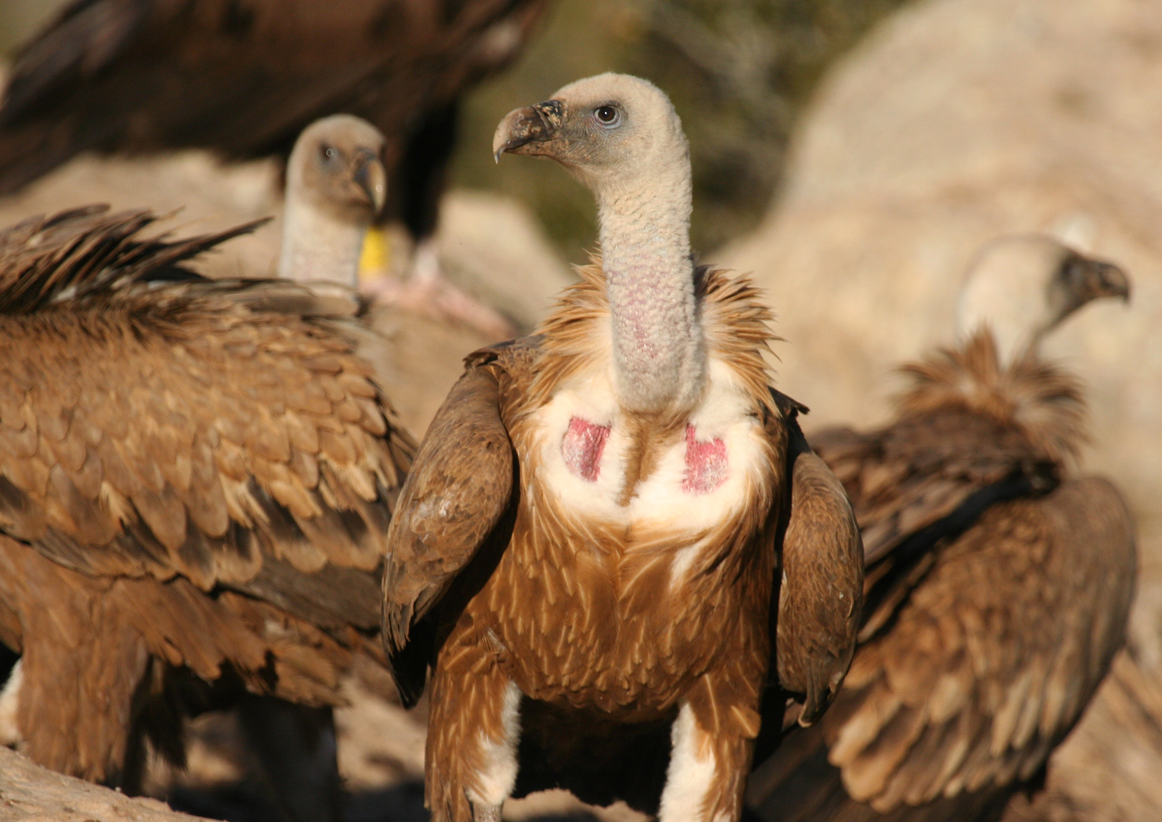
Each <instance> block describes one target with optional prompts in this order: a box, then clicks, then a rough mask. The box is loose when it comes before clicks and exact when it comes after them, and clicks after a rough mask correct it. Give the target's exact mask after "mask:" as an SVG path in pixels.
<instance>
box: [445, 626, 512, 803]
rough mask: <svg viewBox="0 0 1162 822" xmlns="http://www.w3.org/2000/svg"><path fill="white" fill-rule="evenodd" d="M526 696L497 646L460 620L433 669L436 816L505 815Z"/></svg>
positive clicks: (510, 790)
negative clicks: (499, 658) (504, 668)
mask: <svg viewBox="0 0 1162 822" xmlns="http://www.w3.org/2000/svg"><path fill="white" fill-rule="evenodd" d="M461 622H464V621H463V620H462V621H461ZM520 700H521V692H520V689H519V688H517V687H516V685H515V684H513V683H512V682H511V681H510V680H509V679H508V677H506V676H505V675H504V674H503V673H502V672H501V670H500V668H499V667H498V666H497V664H496V660H495V657H494V656H493V654H492V652H491V650H490V649H485V648H481V647H480V645H479V643H478V640H477V639H476V638H475V636H474V635H472V633H471V631H470V630H465V629H463V627H462V625H457V626H456V629H455V630H454V631H453V634H452V636H451V637H449V638H448V640H447V641H446V642H445V644H444V647H443V649H442V650H441V651H440V656H439V658H438V660H437V662H436V668H435V671H434V672H433V674H432V683H431V702H432V712H431V716H430V717H429V718H428V744H427V750H426V752H425V757H424V783H425V798H426V801H427V805H428V808H429V809H430V810H431V812H432V822H482V820H486V821H487V822H496V821H497V820H499V819H500V811H501V808H502V806H503V805H504V800H506V799H507V798H508V797H509V796H510V795H511V794H512V791H513V788H514V787H515V786H516V774H517V744H518V742H519V741H520Z"/></svg>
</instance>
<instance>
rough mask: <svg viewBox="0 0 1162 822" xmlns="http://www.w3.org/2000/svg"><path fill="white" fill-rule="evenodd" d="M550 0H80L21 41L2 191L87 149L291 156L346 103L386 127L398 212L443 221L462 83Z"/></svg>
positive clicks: (496, 62)
mask: <svg viewBox="0 0 1162 822" xmlns="http://www.w3.org/2000/svg"><path fill="white" fill-rule="evenodd" d="M544 6H545V2H544V0H470V2H464V0H344V1H343V2H329V3H320V2H317V1H316V0H76V2H73V3H71V4H70V5H69V6H68V7H66V8H65V10H64V11H63V12H62V13H61V14H60V15H59V16H58V17H57V18H56V19H55V20H54V21H53V22H52V23H50V24H49V25H48V26H47V27H46V28H45V29H44V30H43V31H41V32H40V33H39V34H38V35H37V36H36V37H35V38H33V39H32V40H31V41H30V42H29V43H27V44H26V45H25V46H24V47H23V48H22V49H21V51H20V53H19V54H18V56H17V58H16V61H15V64H14V65H13V68H12V72H11V75H10V77H11V79H10V82H9V85H8V89H7V93H6V97H5V101H4V106H3V109H0V192H11V191H14V190H15V189H17V188H19V187H20V186H22V185H25V184H26V183H28V182H30V181H32V180H34V179H36V178H37V177H40V176H41V175H43V174H45V173H46V172H48V171H50V170H51V169H53V168H55V167H56V166H58V165H60V164H61V163H63V162H65V161H67V160H68V159H69V158H70V157H73V156H74V155H76V154H78V153H80V152H82V151H98V152H103V153H111V152H116V153H126V154H136V153H142V152H153V151H164V150H171V149H176V148H185V147H194V148H206V149H212V150H214V151H216V152H218V153H220V154H221V155H222V156H224V157H227V158H231V159H242V158H251V157H258V156H265V155H270V154H281V155H282V156H284V157H285V156H286V155H287V154H288V153H289V152H290V150H291V146H292V145H293V143H294V141H295V139H296V138H297V137H298V135H299V133H300V132H301V131H302V130H303V129H304V128H305V127H306V126H307V125H308V124H309V123H310V122H312V121H313V120H316V119H318V118H320V117H324V116H326V115H329V114H336V113H349V114H354V115H357V116H360V117H363V118H364V119H366V120H368V121H370V122H371V123H372V124H374V125H375V126H376V127H378V128H379V129H380V130H381V131H382V132H383V133H384V134H385V135H386V137H387V157H388V171H389V175H388V176H389V179H391V180H392V196H393V201H392V202H393V208H391V213H392V214H394V215H395V216H398V217H402V218H403V219H404V222H405V223H406V224H407V225H408V227H409V228H410V229H411V230H412V231H413V233H415V234H416V235H417V236H423V235H425V234H427V233H428V232H430V231H431V230H432V229H433V228H434V221H435V209H436V202H437V199H438V195H439V192H440V189H441V188H442V187H443V176H444V168H445V166H446V163H447V160H448V158H449V156H450V152H451V146H452V141H453V139H454V122H455V112H456V104H457V99H458V97H459V95H460V94H461V92H462V91H463V90H464V89H465V88H467V87H468V86H470V85H471V84H473V83H475V82H476V81H477V80H479V79H480V78H481V77H483V76H485V75H487V74H489V73H490V72H493V71H495V70H497V69H499V68H501V67H502V66H504V65H506V64H507V63H508V62H509V61H510V60H511V59H512V58H513V57H514V56H515V55H516V53H517V52H518V51H519V49H520V48H521V46H522V45H523V43H524V41H525V40H526V38H527V37H528V36H529V34H530V32H531V30H532V27H533V25H534V24H535V23H536V21H537V19H538V18H539V17H540V16H541V12H542V11H543V8H544Z"/></svg>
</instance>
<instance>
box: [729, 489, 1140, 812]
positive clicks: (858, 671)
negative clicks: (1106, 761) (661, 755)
mask: <svg viewBox="0 0 1162 822" xmlns="http://www.w3.org/2000/svg"><path fill="white" fill-rule="evenodd" d="M1135 568H1136V550H1135V537H1134V528H1133V523H1132V519H1131V517H1130V514H1129V511H1128V509H1127V507H1126V504H1125V501H1124V500H1123V499H1122V497H1121V495H1120V494H1119V493H1118V492H1117V490H1116V489H1115V488H1114V487H1113V486H1112V485H1111V484H1110V483H1108V482H1107V481H1105V480H1103V479H1098V478H1085V479H1079V480H1071V481H1067V482H1065V483H1063V484H1062V485H1061V486H1060V487H1059V488H1058V489H1056V490H1055V491H1053V492H1052V493H1050V494H1048V495H1046V496H1044V497H1040V498H1037V499H1018V500H1012V501H1008V502H1004V503H1000V504H998V505H996V506H994V507H992V508H990V509H989V510H988V511H987V512H986V513H985V514H984V515H983V516H982V517H981V519H980V520H979V521H978V523H977V524H976V525H975V526H974V527H972V528H971V529H969V530H968V531H967V532H965V533H964V534H963V535H962V536H961V537H960V538H959V539H957V540H956V541H954V542H953V543H951V544H950V545H948V546H946V547H945V548H943V549H941V550H940V551H938V552H937V554H936V557H935V559H934V562H933V563H932V565H931V567H930V568H929V569H928V570H927V573H926V574H925V576H924V584H923V585H921V586H918V587H915V588H914V589H913V590H911V592H910V595H909V596H908V598H907V599H905V600H904V601H903V602H902V604H900V606H899V608H898V612H897V613H896V614H895V615H894V617H893V621H892V628H891V631H888V632H885V633H883V634H882V635H879V636H877V637H875V638H873V639H872V640H871V641H869V642H867V643H866V644H863V645H861V646H860V648H859V650H858V651H857V653H856V656H855V660H854V661H853V663H852V666H851V671H850V672H849V674H848V677H847V681H846V683H845V685H844V688H843V689H842V691H841V692H840V694H839V696H838V697H837V699H836V701H835V703H834V704H833V706H832V708H831V710H830V711H829V712H828V713H827V714H826V715H824V717H823V719H822V720H821V722H820V724H819V726H817V727H815V728H810V729H806V730H805V731H802V732H800V733H802V734H810V735H811V738H812V739H815V740H823V739H825V740H826V743H827V749H828V757H829V759H830V762H831V763H832V764H833V765H834V766H837V767H838V768H839V769H840V772H841V774H842V780H843V789H842V791H839V788H838V785H837V784H834V782H835V780H834V779H833V778H831V781H832V789H833V792H832V793H831V795H830V798H829V799H828V800H827V801H826V802H824V801H823V800H822V799H820V800H818V801H819V803H820V804H816V805H811V806H807V807H805V808H804V807H803V806H798V800H795V799H794V798H792V797H790V796H789V795H788V794H787V790H786V788H787V785H788V784H790V780H791V779H792V778H793V777H794V776H795V774H796V769H797V768H798V767H810V768H812V769H813V770H814V772H816V773H817V774H818V778H819V779H822V780H824V781H827V780H828V779H829V777H828V776H827V774H828V772H829V769H828V768H827V767H825V766H823V765H822V763H821V762H818V761H815V760H817V759H818V755H817V751H818V748H817V746H818V741H816V742H815V743H807V744H805V745H798V746H794V745H789V746H787V749H786V752H783V751H780V752H779V753H777V754H776V756H775V757H774V758H773V761H772V762H769V763H765V764H764V765H763V766H762V768H763V769H764V771H765V772H766V779H765V780H764V781H763V784H764V788H763V791H762V793H757V794H756V793H755V792H752V794H751V802H752V805H753V807H754V808H755V809H756V810H757V811H758V812H759V813H760V815H761V816H763V817H764V818H772V819H774V818H778V819H780V820H795V819H804V820H805V819H813V820H818V819H828V820H856V819H869V820H871V819H877V820H878V819H899V820H904V819H909V820H921V819H936V818H942V817H939V816H937V815H936V814H937V812H940V813H945V814H947V813H952V814H954V815H955V816H956V818H977V817H975V816H969V815H968V814H970V813H980V812H983V811H982V810H981V809H992V810H996V809H998V808H999V807H1001V806H1002V805H1003V801H1004V799H1005V798H1006V797H1007V796H1008V795H1009V794H1010V793H1012V791H1014V790H1016V789H1017V787H1018V786H1019V785H1020V783H1021V782H1023V781H1026V780H1029V779H1031V778H1032V777H1033V776H1035V774H1036V773H1037V771H1038V770H1039V769H1040V768H1041V767H1042V766H1043V765H1044V762H1045V760H1046V759H1047V757H1048V755H1049V753H1050V751H1052V749H1053V747H1054V746H1055V745H1056V744H1057V743H1058V742H1060V740H1061V739H1062V738H1064V736H1065V735H1066V734H1067V733H1068V732H1069V730H1070V729H1071V728H1072V727H1073V725H1074V724H1075V723H1076V722H1077V720H1078V718H1079V717H1080V714H1081V711H1082V709H1083V708H1084V706H1085V704H1086V703H1087V702H1088V700H1089V698H1090V696H1092V694H1093V692H1094V691H1095V690H1096V688H1097V686H1098V684H1099V683H1100V681H1101V679H1102V677H1103V676H1104V675H1105V673H1106V671H1107V670H1108V668H1109V665H1110V661H1111V659H1112V657H1113V655H1114V653H1115V652H1116V651H1117V649H1118V648H1120V647H1121V644H1122V642H1123V638H1124V631H1125V624H1126V618H1127V614H1128V609H1129V603H1130V599H1131V597H1132V593H1133V584H1134V578H1135ZM796 747H797V748H799V749H801V750H800V751H799V752H798V753H796ZM781 756H789V757H796V756H798V757H799V758H798V760H797V762H796V763H795V764H794V765H791V764H788V763H785V762H784V763H781V764H776V763H777V762H778V759H779V757H781ZM811 762H814V764H813V765H809V764H808V763H811ZM830 773H832V774H834V773H835V770H834V768H832V769H830ZM834 791H839V793H838V794H835V793H834ZM837 797H838V798H837ZM797 806H798V807H799V811H801V812H802V813H803V815H796V811H795V808H796V807H797ZM823 807H826V808H828V810H827V811H826V812H823V811H822V810H821V808H823ZM949 818H951V817H949Z"/></svg>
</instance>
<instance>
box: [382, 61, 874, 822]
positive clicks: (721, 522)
mask: <svg viewBox="0 0 1162 822" xmlns="http://www.w3.org/2000/svg"><path fill="white" fill-rule="evenodd" d="M494 148H495V151H496V153H497V156H498V157H499V155H500V154H501V153H502V152H513V153H518V154H531V155H542V156H548V157H551V158H553V159H555V160H557V161H558V162H560V163H561V164H562V165H564V166H565V167H566V168H567V169H568V170H569V171H571V172H572V173H573V174H574V175H575V176H577V177H578V178H579V179H580V180H581V181H582V182H584V183H585V184H586V185H587V186H588V187H589V188H591V189H592V190H593V192H594V194H595V195H596V198H597V203H598V211H599V219H600V226H601V252H602V253H601V258H600V260H595V261H594V263H593V264H592V265H590V266H588V267H586V268H584V269H583V270H582V272H581V274H582V278H581V282H580V283H578V284H577V285H575V286H573V287H572V288H570V289H569V290H568V291H567V292H566V293H565V294H564V296H563V297H562V299H561V302H560V303H559V305H558V306H557V308H556V309H555V310H554V311H553V312H552V314H551V315H550V316H549V317H548V319H547V320H546V321H545V322H544V323H543V324H542V325H541V327H540V329H539V331H538V333H537V334H536V335H534V336H532V337H528V338H525V339H521V340H517V341H515V342H513V343H510V344H507V345H503V346H497V347H494V348H491V349H486V350H484V351H481V352H478V353H477V354H475V355H473V356H472V357H470V358H469V359H468V361H467V371H466V373H465V375H464V377H463V378H462V379H461V381H460V382H459V384H458V385H457V386H456V387H455V388H454V389H453V390H452V392H451V394H450V395H449V397H448V399H447V401H446V402H445V404H444V405H443V407H442V408H441V410H440V412H439V413H438V414H437V416H436V419H435V421H434V422H433V423H432V427H431V429H430V430H429V432H428V434H427V436H426V437H425V438H424V441H423V442H422V444H421V445H420V449H419V451H418V452H417V455H416V460H415V464H414V471H413V472H412V473H411V474H410V475H409V477H408V480H407V482H406V484H405V486H404V488H403V491H402V492H401V497H400V504H399V507H398V510H397V515H396V518H395V520H393V522H392V526H391V530H390V531H389V534H388V549H389V555H388V557H387V560H386V565H385V574H384V641H385V643H386V645H387V651H388V655H389V657H390V659H391V662H392V665H393V671H394V673H395V676H396V680H397V682H398V684H399V687H400V691H401V693H402V694H403V696H404V699H405V701H414V700H415V699H416V698H417V697H418V695H419V694H420V692H421V690H422V689H423V687H424V683H425V678H426V676H427V672H428V669H429V668H431V671H432V675H431V683H430V687H431V716H430V725H429V734H428V745H427V760H426V774H427V780H426V781H427V785H426V789H427V801H428V805H429V808H430V809H431V811H432V815H433V819H435V820H438V821H439V822H447V820H455V822H466V821H467V820H471V819H475V820H477V821H478V822H479V820H498V819H499V818H500V813H501V806H502V805H503V803H504V801H505V799H506V798H508V797H509V796H511V795H514V794H524V793H528V792H530V791H533V790H540V789H544V788H550V787H565V788H568V789H570V790H572V791H573V792H574V793H575V794H577V795H578V796H579V797H580V798H582V799H584V800H586V801H589V802H598V803H602V804H604V803H608V802H612V801H614V800H616V799H623V800H626V801H627V802H629V803H630V804H632V805H634V806H635V807H638V808H641V809H643V810H646V811H649V812H653V813H658V814H659V815H660V818H661V819H663V820H677V819H682V820H694V819H696V820H737V819H738V818H739V814H740V813H741V810H742V806H741V801H742V791H743V786H744V783H745V779H746V774H747V771H748V769H749V766H750V759H751V749H752V746H753V743H754V739H755V737H756V736H757V734H758V732H759V703H760V698H761V696H762V694H763V691H764V688H765V686H766V684H767V682H768V676H770V677H771V678H775V677H776V676H778V677H782V676H783V675H784V674H785V676H786V677H787V681H785V682H784V683H783V685H785V686H786V687H787V689H788V690H793V691H795V692H798V693H800V694H801V695H803V696H804V698H805V699H806V701H807V703H808V704H809V705H810V711H811V713H812V714H813V715H816V714H818V713H820V712H822V711H823V709H824V708H825V707H826V705H827V703H828V702H829V701H830V698H831V696H832V695H833V693H834V690H835V689H836V688H837V687H838V685H839V683H840V681H841V680H842V679H843V675H844V672H845V671H846V669H847V666H848V662H849V660H850V654H851V651H852V647H853V643H854V632H855V629H856V625H857V621H858V614H859V602H860V594H861V584H862V573H861V570H862V553H861V550H860V543H859V536H858V531H857V528H856V526H855V522H854V519H853V516H852V513H851V509H850V506H849V504H848V502H847V500H846V498H845V497H844V495H843V492H842V489H841V487H840V485H839V483H838V482H837V481H836V480H835V479H834V478H833V477H831V476H830V474H829V472H828V471H827V469H826V467H825V466H824V465H823V463H822V462H821V461H819V459H818V458H817V457H815V456H814V455H813V454H811V453H810V451H809V449H807V447H806V443H805V441H804V440H803V439H802V436H801V434H799V433H798V427H797V424H796V422H795V414H796V412H797V409H796V407H795V406H794V404H793V403H792V402H790V401H788V400H786V399H785V398H782V397H781V396H779V395H776V394H775V393H773V392H772V390H771V388H770V385H769V383H770V374H769V373H768V370H767V367H766V365H765V364H764V360H763V354H764V352H765V351H766V349H767V346H768V343H769V342H770V341H771V340H772V338H773V337H772V334H771V332H770V329H769V328H768V326H767V323H768V320H769V318H770V314H769V312H768V311H767V309H766V308H765V307H764V306H763V305H762V304H761V302H760V301H759V300H758V296H757V294H756V292H755V289H754V288H753V287H752V286H751V285H750V283H749V281H748V280H746V279H745V278H742V277H733V276H730V275H728V274H726V273H725V272H722V271H715V270H712V269H708V268H705V267H701V266H697V265H695V263H694V262H693V259H692V257H691V253H690V242H689V219H690V210H691V193H690V174H691V170H690V160H689V154H688V149H687V143H686V138H685V136H684V134H683V132H682V128H681V123H680V121H679V119H678V116H677V114H676V113H675V112H674V109H673V107H672V106H671V104H670V101H669V99H668V98H667V97H666V95H665V94H663V93H662V92H661V91H660V90H658V89H657V88H656V87H654V86H653V85H651V84H650V83H648V82H645V81H643V80H639V79H637V78H634V77H628V76H625V75H616V74H604V75H601V76H598V77H593V78H589V79H586V80H581V81H578V82H576V83H573V84H571V85H569V86H566V87H565V88H563V89H561V90H560V91H559V92H557V94H556V95H554V97H553V99H551V100H549V101H548V102H545V103H540V104H538V105H535V106H531V107H528V108H522V109H518V110H516V111H513V112H511V113H510V114H509V115H508V116H507V117H505V119H504V120H503V121H502V122H501V124H500V126H499V128H498V129H497V132H496V136H495V138H494ZM780 579H782V580H783V582H782V586H781V588H780V587H779V585H778V580H780ZM772 612H775V613H776V614H777V621H778V627H777V636H778V640H777V649H776V648H774V647H773V645H775V644H776V640H775V635H774V634H773V633H772V631H771V627H770V626H771V621H772V619H773V618H774V617H773V616H772ZM772 657H774V658H775V660H776V661H775V663H774V664H772V663H771V659H772Z"/></svg>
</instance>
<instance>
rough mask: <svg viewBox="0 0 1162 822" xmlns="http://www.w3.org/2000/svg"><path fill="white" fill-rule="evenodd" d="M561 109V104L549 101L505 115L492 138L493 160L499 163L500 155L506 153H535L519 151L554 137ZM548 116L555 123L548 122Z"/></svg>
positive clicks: (514, 110)
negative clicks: (531, 144) (523, 147)
mask: <svg viewBox="0 0 1162 822" xmlns="http://www.w3.org/2000/svg"><path fill="white" fill-rule="evenodd" d="M559 109H560V103H557V102H556V101H549V102H547V103H540V104H539V105H536V106H525V107H524V108H517V109H513V110H512V111H510V112H509V113H508V114H506V115H504V119H503V120H501V121H500V124H499V125H497V127H496V132H495V133H494V134H493V136H492V158H493V159H494V160H495V161H496V162H498V163H499V162H500V155H501V154H504V153H505V152H506V151H509V152H513V153H516V154H526V153H534V152H531V151H519V149H520V148H521V147H522V146H526V145H529V144H530V143H544V142H546V141H548V140H549V139H550V138H551V137H552V136H553V133H554V126H555V125H557V121H559V119H560V116H559ZM546 116H549V118H550V119H552V120H553V122H552V123H550V122H548V121H547V120H546Z"/></svg>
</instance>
